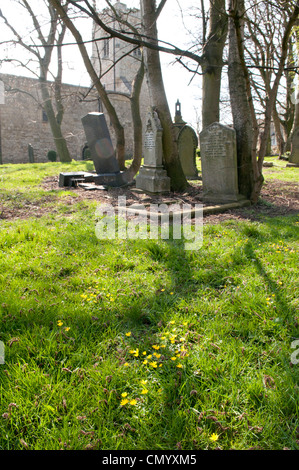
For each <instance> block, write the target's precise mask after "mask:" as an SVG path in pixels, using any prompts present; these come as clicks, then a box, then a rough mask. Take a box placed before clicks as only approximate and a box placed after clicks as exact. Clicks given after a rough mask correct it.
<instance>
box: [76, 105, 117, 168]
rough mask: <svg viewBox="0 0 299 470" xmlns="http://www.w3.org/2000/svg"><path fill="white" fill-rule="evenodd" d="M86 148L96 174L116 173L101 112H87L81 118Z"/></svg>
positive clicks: (113, 156)
mask: <svg viewBox="0 0 299 470" xmlns="http://www.w3.org/2000/svg"><path fill="white" fill-rule="evenodd" d="M82 124H83V127H84V131H85V135H86V139H87V143H88V148H89V150H90V153H91V157H92V159H93V163H94V166H95V170H96V172H97V174H105V173H118V172H119V171H120V170H119V165H118V161H117V159H116V156H115V151H114V148H113V145H112V141H111V137H110V133H109V129H108V126H107V123H106V119H105V116H104V114H103V113H89V114H87V115H86V116H84V117H83V118H82Z"/></svg>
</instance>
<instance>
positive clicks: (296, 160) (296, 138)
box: [289, 127, 299, 166]
mask: <svg viewBox="0 0 299 470" xmlns="http://www.w3.org/2000/svg"><path fill="white" fill-rule="evenodd" d="M289 162H290V163H292V164H293V165H296V166H299V127H296V129H295V130H294V133H293V137H292V149H291V155H290V158H289Z"/></svg>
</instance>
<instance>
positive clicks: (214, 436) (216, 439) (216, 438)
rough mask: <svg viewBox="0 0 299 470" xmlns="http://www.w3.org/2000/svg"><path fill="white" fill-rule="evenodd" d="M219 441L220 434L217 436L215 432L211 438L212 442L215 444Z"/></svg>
mask: <svg viewBox="0 0 299 470" xmlns="http://www.w3.org/2000/svg"><path fill="white" fill-rule="evenodd" d="M218 439H219V436H218V434H216V433H215V432H213V434H212V435H211V437H210V441H213V442H215V441H218Z"/></svg>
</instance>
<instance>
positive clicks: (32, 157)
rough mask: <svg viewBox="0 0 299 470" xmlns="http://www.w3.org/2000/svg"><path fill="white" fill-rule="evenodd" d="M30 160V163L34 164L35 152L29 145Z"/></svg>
mask: <svg viewBox="0 0 299 470" xmlns="http://www.w3.org/2000/svg"><path fill="white" fill-rule="evenodd" d="M28 159H29V163H34V150H33V147H32V145H31V144H29V145H28Z"/></svg>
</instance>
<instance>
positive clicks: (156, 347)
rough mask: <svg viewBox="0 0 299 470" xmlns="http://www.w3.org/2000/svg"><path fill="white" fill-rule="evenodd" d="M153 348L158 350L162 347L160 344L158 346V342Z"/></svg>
mask: <svg viewBox="0 0 299 470" xmlns="http://www.w3.org/2000/svg"><path fill="white" fill-rule="evenodd" d="M152 348H153V349H156V350H158V349H160V346H158V345H157V344H153V346H152Z"/></svg>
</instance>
